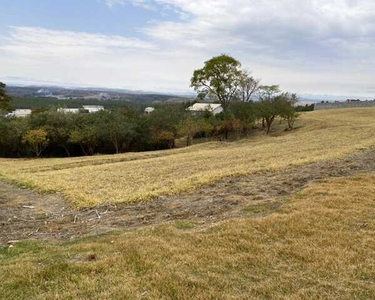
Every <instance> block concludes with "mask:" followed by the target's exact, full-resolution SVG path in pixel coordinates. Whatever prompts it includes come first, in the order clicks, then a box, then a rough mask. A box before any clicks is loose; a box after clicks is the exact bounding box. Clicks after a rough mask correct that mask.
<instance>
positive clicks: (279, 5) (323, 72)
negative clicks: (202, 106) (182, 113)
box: [0, 0, 375, 96]
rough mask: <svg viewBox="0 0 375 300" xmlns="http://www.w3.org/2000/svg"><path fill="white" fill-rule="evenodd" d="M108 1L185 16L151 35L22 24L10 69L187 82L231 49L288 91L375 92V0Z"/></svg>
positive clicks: (140, 82)
mask: <svg viewBox="0 0 375 300" xmlns="http://www.w3.org/2000/svg"><path fill="white" fill-rule="evenodd" d="M98 1H101V2H102V3H105V4H106V5H107V6H109V7H111V8H112V9H115V6H116V5H124V4H131V5H135V6H139V7H143V8H147V9H153V10H156V11H160V14H165V13H168V14H170V13H173V14H176V15H177V16H179V17H180V19H178V18H177V20H178V21H153V22H151V23H149V24H146V25H145V26H144V27H142V28H138V35H139V34H141V36H143V38H129V37H122V36H108V35H94V34H87V33H83V32H69V31H52V30H48V29H43V28H27V27H12V28H11V33H10V35H8V36H7V40H5V41H3V42H0V52H1V54H2V55H1V57H2V58H0V64H1V65H2V72H5V74H6V75H7V76H20V73H22V74H23V73H27V74H25V77H26V76H27V77H30V78H35V77H38V78H40V76H45V78H41V79H44V80H53V81H59V80H62V81H64V82H70V83H72V81H75V82H80V83H86V84H97V85H101V86H104V85H106V86H116V87H131V88H135V89H148V90H150V89H163V90H173V89H175V90H187V89H188V86H189V79H190V76H191V74H192V72H193V70H194V69H195V68H198V67H200V66H202V65H203V61H204V60H206V59H208V58H210V57H211V56H212V55H217V54H220V53H224V52H225V53H230V54H232V55H233V56H235V57H236V58H238V59H240V60H241V62H242V63H243V66H244V67H246V68H248V69H250V70H252V71H253V73H254V75H255V76H257V77H261V78H263V82H264V83H270V84H274V83H276V84H277V83H280V84H281V85H282V88H283V89H285V90H291V91H297V92H306V93H337V94H348V95H350V94H358V93H359V91H363V94H364V95H366V94H368V95H369V96H372V95H371V93H372V92H373V90H372V89H369V87H371V86H373V84H372V82H373V70H374V67H375V59H374V58H373V53H374V50H375V2H374V1H373V0H328V1H327V0H252V1H250V0H205V1H201V0H148V1H147V0H98ZM3 66H5V67H3ZM57 66H58V69H57ZM39 70H40V72H39ZM38 72H39V74H38ZM40 74H43V75H40ZM82 74H84V75H82Z"/></svg>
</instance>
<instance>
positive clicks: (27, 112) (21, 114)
mask: <svg viewBox="0 0 375 300" xmlns="http://www.w3.org/2000/svg"><path fill="white" fill-rule="evenodd" d="M29 115H31V109H16V110H15V111H13V112H11V113H9V114H7V117H16V118H23V117H27V116H29Z"/></svg>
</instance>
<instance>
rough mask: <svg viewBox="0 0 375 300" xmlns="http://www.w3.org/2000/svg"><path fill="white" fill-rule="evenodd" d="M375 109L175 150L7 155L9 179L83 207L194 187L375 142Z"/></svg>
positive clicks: (1, 171)
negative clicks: (71, 155) (41, 156)
mask: <svg viewBox="0 0 375 300" xmlns="http://www.w3.org/2000/svg"><path fill="white" fill-rule="evenodd" d="M374 116H375V109H373V108H365V109H341V110H328V111H317V112H311V113H305V114H303V115H302V118H301V120H300V121H299V122H298V123H297V126H299V127H300V128H299V129H298V130H296V131H294V132H288V133H284V134H281V135H280V136H277V137H272V136H257V137H254V138H251V139H248V140H243V141H240V142H235V143H227V144H220V143H208V144H203V145H196V146H193V147H190V148H185V149H176V150H170V151H159V152H148V153H129V154H122V155H114V156H96V157H85V158H66V159H39V160H7V159H0V175H1V176H2V178H3V179H5V180H8V181H12V182H16V183H18V184H20V185H24V186H26V187H33V188H36V189H38V190H39V191H41V192H60V193H63V194H64V195H65V196H66V197H67V198H68V199H70V200H71V201H72V203H73V204H74V205H76V206H79V207H83V206H91V205H96V204H100V203H104V202H108V203H120V202H123V203H127V202H134V201H141V200H147V199H150V198H151V197H155V196H159V195H168V194H175V193H179V192H181V191H189V190H192V189H194V188H196V187H198V186H200V185H202V184H207V183H209V182H212V181H214V180H217V179H219V178H222V177H224V176H228V175H240V174H245V173H251V172H255V171H258V170H263V169H280V168H285V167H287V166H289V165H299V164H304V163H310V162H314V161H318V160H325V159H332V158H335V157H340V156H343V155H346V154H348V153H350V152H353V151H355V150H356V149H359V148H365V147H369V146H373V145H375V134H374V132H375V117H374Z"/></svg>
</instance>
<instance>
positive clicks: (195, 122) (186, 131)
mask: <svg viewBox="0 0 375 300" xmlns="http://www.w3.org/2000/svg"><path fill="white" fill-rule="evenodd" d="M291 101H293V100H292V95H289V94H281V95H280V96H278V97H275V98H274V99H265V100H264V101H260V102H249V103H243V102H236V103H233V104H232V106H231V110H230V111H229V112H228V113H226V114H219V115H216V116H213V115H212V114H210V113H209V112H204V113H202V114H201V115H200V116H193V115H191V114H189V113H187V112H186V110H185V109H186V105H187V104H181V105H180V104H179V105H171V104H170V105H162V106H159V107H158V108H157V109H156V110H155V111H154V112H153V113H151V114H150V115H145V114H144V113H143V111H142V110H139V109H135V108H127V109H115V110H105V111H101V112H98V113H95V114H87V113H79V114H65V113H62V112H58V111H56V110H54V109H48V110H44V111H43V110H41V111H36V112H35V113H33V114H32V115H31V116H29V117H26V118H6V117H2V118H0V155H1V156H3V157H25V156H26V157H27V156H32V155H35V156H40V155H42V154H43V155H45V156H72V155H73V156H79V155H93V154H95V153H121V152H129V151H148V150H157V149H169V148H173V147H174V146H175V140H176V139H177V138H186V140H187V145H191V144H192V142H193V138H194V137H205V138H217V139H220V140H223V139H227V138H228V136H230V135H232V136H234V137H235V138H241V137H242V136H244V135H248V134H250V132H251V131H252V130H253V128H254V125H255V124H256V122H258V120H262V119H264V120H265V122H264V127H265V128H266V132H269V130H270V128H271V125H272V122H273V120H274V119H275V117H276V116H280V117H282V118H285V119H287V120H288V128H289V129H292V128H293V122H294V120H295V117H296V114H295V113H294V111H293V109H292V106H291V105H290V103H291ZM260 127H261V126H260Z"/></svg>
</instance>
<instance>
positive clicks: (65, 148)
mask: <svg viewBox="0 0 375 300" xmlns="http://www.w3.org/2000/svg"><path fill="white" fill-rule="evenodd" d="M61 147H62V148H63V149H64V150H65V152H66V155H68V157H70V152H69V149H68V147H66V146H61Z"/></svg>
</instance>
